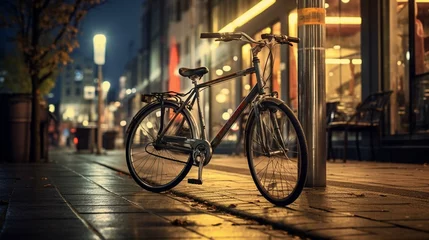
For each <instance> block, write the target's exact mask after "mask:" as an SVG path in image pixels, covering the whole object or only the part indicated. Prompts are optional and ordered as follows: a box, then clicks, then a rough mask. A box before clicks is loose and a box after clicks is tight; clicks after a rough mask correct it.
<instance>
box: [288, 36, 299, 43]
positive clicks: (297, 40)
mask: <svg viewBox="0 0 429 240" xmlns="http://www.w3.org/2000/svg"><path fill="white" fill-rule="evenodd" d="M287 40H288V41H289V42H294V43H299V41H300V39H299V38H297V37H288V38H287Z"/></svg>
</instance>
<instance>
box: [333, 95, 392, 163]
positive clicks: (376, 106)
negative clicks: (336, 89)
mask: <svg viewBox="0 0 429 240" xmlns="http://www.w3.org/2000/svg"><path fill="white" fill-rule="evenodd" d="M391 94H392V91H386V92H378V93H373V94H371V95H369V96H368V97H367V98H366V99H365V100H364V101H363V102H362V103H360V104H359V105H358V106H357V107H356V112H355V114H353V116H352V117H351V118H350V119H349V120H347V121H344V120H340V121H331V122H329V123H328V126H327V128H326V130H327V131H328V156H329V155H330V153H333V149H332V133H333V132H334V131H341V132H344V159H343V161H344V162H346V159H347V143H348V132H355V133H356V151H357V155H358V159H359V160H361V155H360V149H359V133H360V132H365V131H367V132H369V134H370V146H371V159H374V156H375V154H374V144H373V135H374V134H377V135H378V144H379V148H380V149H381V148H382V143H381V127H380V125H381V119H382V115H383V113H384V109H385V107H386V105H387V104H388V102H389V99H390V95H391ZM332 156H333V154H332ZM333 160H334V161H335V157H334V156H333Z"/></svg>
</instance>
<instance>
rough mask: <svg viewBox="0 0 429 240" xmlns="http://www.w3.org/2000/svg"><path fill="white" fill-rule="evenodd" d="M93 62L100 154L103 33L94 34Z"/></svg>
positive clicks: (103, 55)
mask: <svg viewBox="0 0 429 240" xmlns="http://www.w3.org/2000/svg"><path fill="white" fill-rule="evenodd" d="M93 41H94V63H95V64H97V65H98V80H97V90H98V108H97V112H98V119H97V129H98V131H97V154H98V155H99V154H101V146H102V145H101V144H102V138H101V136H102V134H101V115H102V110H101V108H102V105H101V104H102V103H103V100H102V98H103V89H102V87H101V81H102V78H103V76H102V71H101V66H102V65H104V62H105V59H104V58H105V55H106V36H104V35H103V34H97V35H95V36H94V39H93Z"/></svg>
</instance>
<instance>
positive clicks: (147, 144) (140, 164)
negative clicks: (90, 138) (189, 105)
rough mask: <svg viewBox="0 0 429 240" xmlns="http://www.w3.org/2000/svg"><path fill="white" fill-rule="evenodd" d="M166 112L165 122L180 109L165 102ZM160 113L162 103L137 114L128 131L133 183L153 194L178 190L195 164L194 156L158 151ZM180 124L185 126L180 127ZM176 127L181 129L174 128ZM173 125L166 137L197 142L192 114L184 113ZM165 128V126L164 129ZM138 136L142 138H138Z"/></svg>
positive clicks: (128, 149) (128, 150) (127, 155)
mask: <svg viewBox="0 0 429 240" xmlns="http://www.w3.org/2000/svg"><path fill="white" fill-rule="evenodd" d="M163 108H164V119H170V118H171V116H172V115H173V114H174V113H175V112H176V111H177V110H178V109H179V106H178V104H176V103H174V102H171V101H166V102H164V105H163ZM161 111H162V105H161V103H154V104H150V105H147V106H146V107H145V108H143V109H142V110H141V111H140V112H138V113H137V114H136V117H135V118H134V119H133V120H132V122H131V123H130V125H129V128H128V131H127V140H126V161H127V165H128V170H129V172H130V174H131V176H132V177H133V179H134V181H136V182H137V183H138V184H139V185H140V186H141V187H142V188H144V189H146V190H148V191H152V192H163V191H167V190H169V189H171V188H173V187H175V186H176V185H177V184H179V183H180V182H181V181H182V180H183V178H184V177H185V176H186V175H187V174H188V172H189V170H190V169H191V167H192V163H193V159H192V156H191V155H192V154H189V153H188V154H185V153H180V152H178V151H173V150H167V149H158V150H157V149H155V147H154V145H153V142H154V141H155V139H156V136H157V134H158V131H159V128H160V123H161ZM180 122H182V125H181V126H180ZM176 123H177V124H178V125H174V124H176ZM174 124H173V125H172V126H171V127H170V129H169V130H168V131H167V132H166V135H169V136H181V137H187V138H195V134H196V127H195V124H194V121H193V117H192V115H191V114H190V113H189V111H187V110H186V109H184V110H182V112H181V113H180V114H179V115H178V116H177V118H176V119H175V122H174ZM166 125H167V123H166V122H165V123H164V127H165V126H166ZM138 132H139V134H140V135H136V133H138ZM136 141H137V142H136ZM137 154H139V156H138V155H137ZM143 170H144V171H143ZM164 170H165V171H164ZM175 170H177V171H175ZM142 171H143V172H142ZM146 171H147V172H146ZM173 171H174V172H173Z"/></svg>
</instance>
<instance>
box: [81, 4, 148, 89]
mask: <svg viewBox="0 0 429 240" xmlns="http://www.w3.org/2000/svg"><path fill="white" fill-rule="evenodd" d="M142 2H143V0H125V1H124V0H108V2H107V3H105V4H103V5H101V6H99V7H97V8H95V9H93V10H91V11H90V12H89V13H88V14H87V15H86V17H85V19H84V20H83V22H82V25H81V34H80V37H79V43H80V48H79V49H78V50H77V51H79V53H82V54H84V55H85V56H87V57H89V58H91V59H92V58H93V43H92V38H93V36H94V35H95V34H98V33H102V34H104V35H106V38H107V46H106V64H105V65H104V66H103V78H104V80H108V81H109V82H110V83H111V85H112V87H111V89H115V88H116V87H117V86H118V82H119V77H120V76H121V74H122V73H123V70H124V67H125V65H126V63H127V61H128V60H130V59H131V58H132V57H133V56H135V55H136V54H137V52H138V49H139V48H140V38H141V36H140V35H141V28H140V26H141V23H140V16H141V5H142Z"/></svg>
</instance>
